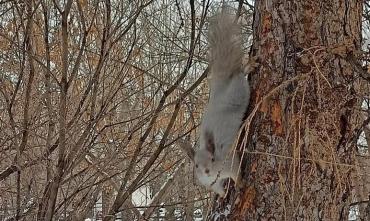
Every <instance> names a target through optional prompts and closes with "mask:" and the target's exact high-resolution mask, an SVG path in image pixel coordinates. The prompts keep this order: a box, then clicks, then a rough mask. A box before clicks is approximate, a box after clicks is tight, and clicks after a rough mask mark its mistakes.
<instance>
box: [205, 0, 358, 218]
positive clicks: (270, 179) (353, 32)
mask: <svg viewBox="0 0 370 221" xmlns="http://www.w3.org/2000/svg"><path fill="white" fill-rule="evenodd" d="M255 2H256V5H255V16H254V26H253V29H254V42H253V46H252V51H251V54H252V55H253V56H255V55H257V56H258V57H259V58H260V60H261V62H260V63H261V65H260V67H259V68H258V70H257V71H256V73H254V74H253V75H252V80H251V82H252V87H253V88H254V90H253V94H252V102H251V107H250V109H249V113H250V115H249V117H248V119H247V121H246V124H245V128H246V131H247V133H246V134H247V135H246V136H245V137H244V140H243V141H244V143H246V144H247V145H246V146H245V149H244V158H246V159H247V160H244V161H243V162H244V165H243V166H245V168H246V169H245V171H244V173H245V174H244V179H245V180H246V187H245V188H244V190H243V191H242V193H235V191H231V192H232V194H231V196H229V197H228V198H226V199H225V200H224V201H222V202H221V200H219V202H218V203H215V205H216V204H217V205H216V206H214V208H213V211H212V213H211V216H210V217H211V219H212V220H223V219H227V220H348V209H349V208H348V206H349V204H350V203H351V200H352V196H353V194H354V184H353V179H352V177H353V173H354V172H355V171H354V169H355V168H354V166H353V165H354V152H355V148H354V147H355V143H356V140H355V139H353V136H354V134H355V133H354V132H355V130H356V129H357V128H358V125H359V120H358V117H359V115H358V113H356V112H355V111H354V108H353V107H354V106H356V105H358V104H359V99H358V98H357V97H356V96H355V95H356V91H355V84H356V82H355V78H354V71H353V68H352V66H351V65H352V63H351V62H349V60H350V59H349V58H354V57H356V55H357V50H359V49H360V47H361V12H362V2H361V1H355V0H335V1H334V0H328V1H313V0H299V1H281V0H262V1H255ZM352 60H353V59H352ZM250 120H251V123H249V122H250ZM246 161H247V162H246ZM237 198H238V199H237ZM229 204H231V205H234V206H233V207H232V212H231V213H230V214H229V215H227V216H225V215H220V214H228V213H227V212H226V210H227V209H228V205H229Z"/></svg>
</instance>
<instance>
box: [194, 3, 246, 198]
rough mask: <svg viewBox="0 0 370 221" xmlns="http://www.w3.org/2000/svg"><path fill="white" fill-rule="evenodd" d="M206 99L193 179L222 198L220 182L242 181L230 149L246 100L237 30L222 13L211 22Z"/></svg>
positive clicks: (239, 182) (235, 156)
mask: <svg viewBox="0 0 370 221" xmlns="http://www.w3.org/2000/svg"><path fill="white" fill-rule="evenodd" d="M208 35H209V36H208V38H209V44H210V76H209V86H210V96H209V102H208V105H207V107H206V110H205V112H204V115H203V117H202V122H201V126H200V146H199V149H197V150H196V151H195V156H194V164H195V176H196V177H197V179H198V180H199V182H200V183H201V184H202V185H203V186H205V187H207V188H208V189H210V190H212V191H214V192H216V193H218V194H219V195H220V196H221V197H224V196H225V194H226V191H225V189H224V185H223V184H224V181H225V180H226V179H227V178H232V179H233V180H234V182H235V184H236V185H237V186H238V185H240V184H241V182H242V178H241V172H240V170H239V166H240V156H239V154H237V153H236V151H235V149H234V148H233V147H234V146H235V145H233V144H234V142H235V141H236V138H237V135H238V132H239V128H240V126H241V124H242V121H243V117H244V114H245V112H246V111H247V107H248V104H249V98H250V88H249V83H248V80H247V79H246V77H245V73H244V71H243V65H242V59H243V51H242V43H241V27H240V25H238V24H237V23H235V22H234V21H233V17H232V16H231V15H229V14H227V13H226V12H225V10H222V12H221V13H219V14H218V15H216V16H215V18H214V20H213V21H211V24H210V28H209V33H208Z"/></svg>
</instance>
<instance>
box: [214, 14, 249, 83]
mask: <svg viewBox="0 0 370 221" xmlns="http://www.w3.org/2000/svg"><path fill="white" fill-rule="evenodd" d="M227 12H228V11H227V10H222V12H221V13H220V14H218V15H216V16H215V18H214V19H213V20H212V21H211V24H210V29H209V33H208V38H209V39H208V40H209V44H210V67H211V78H213V79H214V78H228V77H230V76H231V75H232V74H238V73H240V72H241V69H242V57H243V50H242V43H241V27H240V25H238V24H237V23H235V22H234V19H233V18H234V16H232V15H231V14H230V13H227Z"/></svg>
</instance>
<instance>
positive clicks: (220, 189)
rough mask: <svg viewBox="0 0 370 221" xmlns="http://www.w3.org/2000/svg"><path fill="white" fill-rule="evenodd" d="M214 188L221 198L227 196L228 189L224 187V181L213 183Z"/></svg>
mask: <svg viewBox="0 0 370 221" xmlns="http://www.w3.org/2000/svg"><path fill="white" fill-rule="evenodd" d="M211 188H212V190H213V191H214V192H215V193H217V194H218V195H219V196H220V197H221V198H224V197H225V196H226V191H225V189H224V185H223V182H222V181H219V182H216V183H215V184H213V185H212V187H211Z"/></svg>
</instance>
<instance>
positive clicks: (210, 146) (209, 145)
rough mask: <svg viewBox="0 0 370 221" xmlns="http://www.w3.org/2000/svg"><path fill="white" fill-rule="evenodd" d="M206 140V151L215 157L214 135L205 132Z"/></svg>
mask: <svg viewBox="0 0 370 221" xmlns="http://www.w3.org/2000/svg"><path fill="white" fill-rule="evenodd" d="M205 138H206V150H207V151H208V152H209V153H210V154H211V155H212V156H213V155H214V154H215V141H214V139H213V135H212V134H211V133H210V132H209V131H206V132H205Z"/></svg>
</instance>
